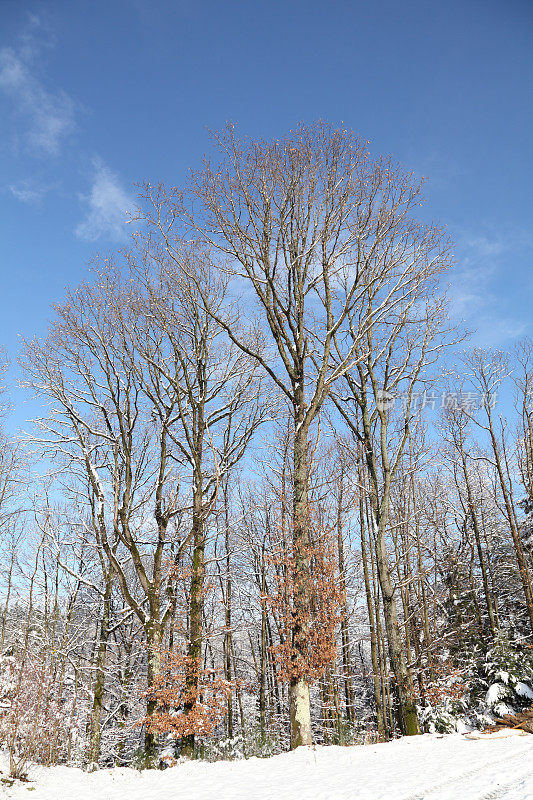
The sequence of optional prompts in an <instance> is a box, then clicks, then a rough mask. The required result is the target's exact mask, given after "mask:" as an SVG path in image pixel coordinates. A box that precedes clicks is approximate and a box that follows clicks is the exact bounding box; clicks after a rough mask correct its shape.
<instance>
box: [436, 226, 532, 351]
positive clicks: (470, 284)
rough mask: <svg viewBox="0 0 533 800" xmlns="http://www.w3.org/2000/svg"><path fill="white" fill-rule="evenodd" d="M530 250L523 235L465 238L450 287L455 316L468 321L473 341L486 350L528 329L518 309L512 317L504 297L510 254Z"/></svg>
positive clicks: (463, 236)
mask: <svg viewBox="0 0 533 800" xmlns="http://www.w3.org/2000/svg"><path fill="white" fill-rule="evenodd" d="M524 246H530V242H529V241H527V237H526V238H524V236H523V234H521V233H520V234H516V233H515V234H509V235H508V236H505V237H503V236H493V237H488V236H485V235H462V236H460V237H459V241H458V248H457V249H458V254H459V258H458V267H457V269H456V270H455V272H454V274H453V283H452V285H451V287H450V292H449V294H450V298H451V301H452V313H453V315H454V317H455V318H456V319H461V320H466V321H467V323H468V326H469V328H472V329H473V339H474V341H475V342H476V343H477V344H480V345H482V346H484V347H491V346H497V345H502V344H504V343H505V342H506V341H508V340H509V339H514V338H517V337H519V336H523V335H524V334H525V333H526V332H527V329H528V327H529V323H528V321H527V320H524V319H520V318H519V316H518V314H517V311H516V309H513V310H512V313H509V311H508V309H506V304H505V298H504V297H502V287H501V285H500V284H501V281H502V268H503V266H502V265H503V263H504V261H505V259H506V257H508V256H509V255H510V254H511V253H513V252H516V251H517V250H519V249H521V248H522V247H524Z"/></svg>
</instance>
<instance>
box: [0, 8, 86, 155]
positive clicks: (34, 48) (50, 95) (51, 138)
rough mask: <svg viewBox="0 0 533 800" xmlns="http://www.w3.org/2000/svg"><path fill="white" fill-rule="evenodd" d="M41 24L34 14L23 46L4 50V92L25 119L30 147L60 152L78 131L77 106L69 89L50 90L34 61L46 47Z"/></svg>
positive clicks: (0, 74) (0, 63)
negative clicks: (37, 36) (38, 32)
mask: <svg viewBox="0 0 533 800" xmlns="http://www.w3.org/2000/svg"><path fill="white" fill-rule="evenodd" d="M39 26H40V22H39V20H38V18H37V17H35V16H33V17H30V18H29V27H28V28H27V29H26V31H25V32H24V33H23V35H22V36H21V43H20V46H19V47H4V48H2V49H1V50H0V91H1V92H2V93H3V94H4V95H5V96H6V97H8V98H9V99H10V100H11V102H12V104H13V107H14V109H15V112H16V113H17V115H18V116H19V117H21V118H22V119H24V121H25V130H24V132H23V138H24V139H25V141H26V144H27V146H29V147H30V148H31V150H32V151H34V152H36V153H38V154H40V155H57V154H58V153H59V151H60V148H61V144H62V142H63V140H64V139H65V137H66V136H67V135H68V134H69V133H71V132H72V131H73V130H74V127H75V119H74V117H75V108H76V106H75V103H74V101H73V100H72V98H71V97H69V95H68V94H67V93H66V92H64V91H63V90H62V89H58V90H55V91H52V90H50V89H48V88H47V87H46V85H45V84H44V83H43V81H41V80H40V79H39V78H38V77H37V75H36V69H35V67H34V61H35V59H36V56H37V54H38V51H39V50H40V49H42V47H43V46H44V44H43V43H41V44H38V43H37V42H36V39H35V36H34V31H35V29H37V28H38V27H39Z"/></svg>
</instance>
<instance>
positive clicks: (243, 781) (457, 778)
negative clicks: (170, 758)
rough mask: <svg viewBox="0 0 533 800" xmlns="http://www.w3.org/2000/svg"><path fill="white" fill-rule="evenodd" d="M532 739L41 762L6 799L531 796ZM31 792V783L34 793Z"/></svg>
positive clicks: (513, 799)
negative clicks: (241, 756)
mask: <svg viewBox="0 0 533 800" xmlns="http://www.w3.org/2000/svg"><path fill="white" fill-rule="evenodd" d="M532 756H533V737H531V736H528V735H525V736H509V737H507V738H500V739H489V740H484V741H473V740H468V739H465V738H464V737H462V736H459V735H452V736H444V737H441V736H436V735H425V736H417V737H413V738H403V739H400V740H396V741H394V742H390V743H387V744H378V745H372V746H367V747H317V748H303V747H302V748H300V749H298V750H297V751H295V752H292V753H285V754H283V755H278V756H274V757H273V758H269V759H261V760H260V759H256V758H252V759H250V760H248V761H233V762H231V761H225V762H217V763H214V764H210V763H205V762H204V763H202V762H199V761H194V762H189V763H185V764H181V765H178V766H177V767H174V768H172V769H167V770H165V771H163V772H157V771H144V772H136V771H134V770H132V769H111V770H101V771H99V772H95V773H92V774H87V773H84V772H82V771H81V770H77V769H74V768H71V767H53V768H50V769H46V768H43V767H37V768H35V769H34V770H33V771H32V772H31V773H30V778H31V779H32V782H31V783H18V784H17V785H16V786H13V787H11V788H4V789H3V794H2V795H1V796H2V797H5V798H17V799H18V800H20V798H27V797H31V798H32V800H174V798H176V800H177V798H195V800H274V798H277V800H300V799H301V800H425V798H428V800H460V799H462V798H467V800H500V799H501V800H529V799H530V798H533V759H532ZM28 790H32V793H31V795H28Z"/></svg>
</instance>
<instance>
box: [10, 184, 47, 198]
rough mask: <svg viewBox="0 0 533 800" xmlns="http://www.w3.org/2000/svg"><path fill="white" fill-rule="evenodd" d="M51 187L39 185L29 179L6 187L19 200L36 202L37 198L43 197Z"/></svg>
mask: <svg viewBox="0 0 533 800" xmlns="http://www.w3.org/2000/svg"><path fill="white" fill-rule="evenodd" d="M51 188H52V187H50V186H40V185H38V184H37V183H34V182H33V181H31V180H24V181H19V183H12V184H10V186H9V187H8V189H9V191H10V192H11V194H12V195H13V197H15V198H16V199H17V200H20V201H21V202H22V203H37V202H38V201H39V200H42V199H43V197H44V196H45V194H46V193H47V192H48V191H50V189H51Z"/></svg>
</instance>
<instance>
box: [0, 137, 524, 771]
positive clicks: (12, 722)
mask: <svg viewBox="0 0 533 800" xmlns="http://www.w3.org/2000/svg"><path fill="white" fill-rule="evenodd" d="M423 202H424V198H423V181H422V180H421V179H419V178H418V177H417V175H415V174H414V173H410V172H408V171H406V170H405V169H404V168H403V167H402V166H401V165H399V164H397V163H395V161H394V160H393V159H392V158H389V157H386V156H380V155H376V154H374V153H372V152H371V151H370V150H369V148H368V142H366V141H365V140H361V139H359V138H358V137H357V136H356V135H355V134H354V133H352V132H351V131H350V130H346V129H344V128H343V127H335V126H333V125H329V124H328V123H326V122H317V123H314V124H310V125H303V124H302V125H301V126H299V127H298V128H297V129H296V130H293V131H289V132H288V133H287V134H286V135H284V136H282V137H281V138H279V139H271V140H255V139H246V138H241V137H240V136H239V135H238V134H237V132H236V130H235V129H234V127H233V126H232V125H228V126H227V127H226V128H224V129H222V130H221V131H220V132H219V133H218V134H216V135H214V136H213V140H212V149H211V152H210V153H209V154H208V156H206V158H205V159H204V161H203V163H202V164H201V166H200V167H199V168H198V169H193V170H191V172H190V175H189V179H188V181H187V182H186V184H184V185H183V186H177V187H176V186H171V185H168V184H166V183H160V184H151V183H144V184H142V185H140V186H139V187H138V201H137V206H136V211H135V213H134V214H133V215H132V217H131V219H130V221H129V228H128V230H129V234H130V236H129V241H128V244H127V245H126V246H125V247H123V248H119V249H116V250H115V251H114V252H109V253H106V254H103V255H99V256H95V258H94V261H93V262H92V264H91V265H90V268H89V269H88V270H87V279H86V281H85V282H84V283H83V284H82V285H80V286H77V287H75V286H74V287H71V288H70V289H68V290H67V292H66V294H65V296H64V298H62V299H61V298H58V303H57V305H55V306H54V308H53V309H52V311H51V320H52V321H51V323H50V327H49V331H48V334H47V335H46V336H45V337H43V338H35V339H33V340H31V339H30V340H27V341H25V342H24V343H23V345H22V347H21V354H20V364H19V366H18V367H17V371H18V374H19V375H20V380H21V382H22V386H23V388H24V392H25V393H26V396H28V397H31V398H32V404H33V405H32V407H36V408H38V409H40V411H39V415H38V417H37V418H36V419H33V420H30V421H28V422H27V424H26V430H25V431H24V432H23V433H20V434H17V435H16V436H15V435H11V434H10V433H8V432H7V431H8V427H9V426H8V424H7V421H8V417H9V413H10V411H9V405H10V402H11V399H10V389H11V388H12V387H10V385H9V381H8V380H7V377H6V379H5V380H4V381H3V384H4V386H3V389H4V394H3V400H4V427H3V432H2V434H1V441H0V548H1V558H0V625H1V634H0V636H1V643H0V653H1V654H0V738H1V740H2V745H3V747H4V748H5V749H6V750H7V752H8V753H9V759H10V772H11V775H12V776H21V775H24V773H25V771H26V769H27V767H28V764H29V763H30V762H38V763H41V764H44V765H53V764H68V765H74V766H82V767H84V768H87V769H89V770H94V769H96V768H97V767H98V766H100V767H102V766H116V765H118V766H137V767H139V768H141V767H159V766H164V765H172V764H174V763H176V762H177V760H178V759H185V758H195V759H205V760H208V761H216V760H219V759H228V758H229V759H233V758H249V757H250V756H263V757H264V756H268V755H273V754H278V753H281V752H283V751H286V750H289V749H295V748H297V747H299V746H301V745H311V744H336V745H348V744H359V743H375V742H384V741H388V740H390V739H394V738H397V737H401V736H414V735H417V734H420V733H425V732H452V731H460V732H461V731H465V730H469V729H475V728H482V727H483V726H485V725H486V724H488V723H490V721H491V720H492V719H494V715H496V714H499V715H502V714H505V713H514V712H518V711H520V710H522V709H524V708H526V707H528V706H529V705H530V704H531V701H532V700H533V587H532V577H531V576H532V570H533V561H532V558H533V516H532V515H533V343H532V342H531V341H529V340H528V339H521V340H519V341H517V342H516V343H515V344H514V346H513V348H511V349H510V351H509V352H502V351H500V350H489V349H481V348H479V347H476V346H474V344H473V343H472V335H471V333H470V332H469V330H468V329H467V326H468V320H466V323H465V324H463V323H460V322H457V321H455V320H454V317H453V315H451V313H450V305H449V300H448V298H447V291H448V287H449V286H450V284H451V283H453V280H454V268H455V266H454V264H455V262H454V252H453V242H452V241H451V239H450V237H449V236H448V234H447V232H446V230H445V228H444V227H443V226H442V225H440V224H436V223H434V222H430V221H428V220H427V219H426V218H425V216H424V206H423ZM4 366H5V369H4V373H3V374H4V375H6V376H7V367H8V365H7V361H6V362H5V365H4Z"/></svg>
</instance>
